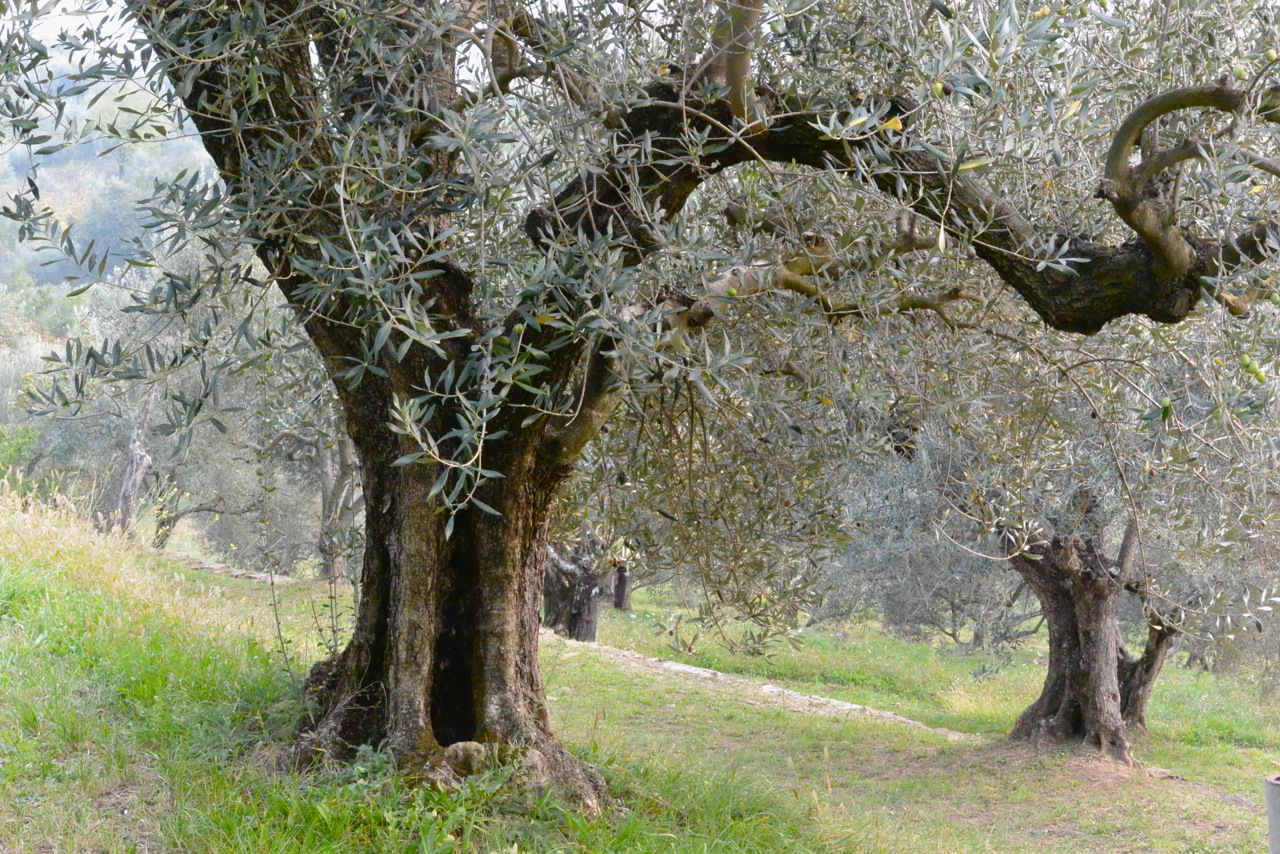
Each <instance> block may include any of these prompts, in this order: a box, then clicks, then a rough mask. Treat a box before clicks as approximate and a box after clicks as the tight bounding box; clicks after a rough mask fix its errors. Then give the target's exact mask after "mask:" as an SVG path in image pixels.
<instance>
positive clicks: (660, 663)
mask: <svg viewBox="0 0 1280 854" xmlns="http://www.w3.org/2000/svg"><path fill="white" fill-rule="evenodd" d="M542 642H543V643H549V642H550V643H560V644H564V645H565V646H567V647H582V648H586V649H590V650H592V651H594V652H595V653H596V654H597V655H602V656H604V657H605V658H608V659H609V660H611V661H614V662H616V663H618V664H620V665H621V666H623V667H625V668H627V669H628V670H632V671H635V672H637V673H643V674H646V675H655V674H662V673H670V674H674V675H676V676H680V677H683V678H686V679H700V680H703V681H705V682H707V683H708V684H709V685H710V686H711V687H713V688H715V689H716V690H718V691H719V692H720V693H723V694H725V695H727V696H729V697H732V698H733V699H735V700H737V701H738V702H740V703H743V704H745V705H748V706H757V707H760V708H768V709H787V710H788V711H792V712H798V713H800V714H805V715H820V716H822V717H828V718H842V719H843V718H850V717H859V718H869V719H871V720H875V721H879V722H882V723H887V724H897V725H899V726H908V727H912V728H914V729H920V730H924V731H925V732H931V733H934V734H935V735H940V736H943V737H944V738H946V739H947V740H948V741H979V740H981V739H980V737H979V736H976V735H973V734H971V733H964V732H956V731H955V730H950V729H939V728H937V727H931V726H928V725H926V724H923V723H921V722H920V721H915V720H912V719H911V718H904V717H903V716H902V715H895V714H894V713H893V712H884V711H881V710H879V709H873V708H871V707H870V706H862V705H859V704H857V703H848V702H845V701H844V700H835V699H832V698H831V697H820V696H818V695H817V694H804V693H801V692H799V691H792V690H791V689H790V688H782V687H779V686H777V685H772V684H770V683H768V682H762V681H760V680H757V679H751V678H748V677H745V676H735V675H733V674H731V673H721V672H720V671H718V670H708V669H707V668H705V667H694V666H693V665H690V664H681V663H680V662H678V661H668V660H667V659H665V658H651V657H649V656H647V655H641V654H640V653H638V652H632V651H631V650H628V649H618V648H617V647H613V646H605V645H604V644H599V643H586V642H582V641H572V640H567V639H565V638H562V637H560V636H559V635H556V634H553V633H552V632H550V631H546V630H544V631H543V632H542Z"/></svg>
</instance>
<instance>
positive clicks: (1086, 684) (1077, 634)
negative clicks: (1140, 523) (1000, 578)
mask: <svg viewBox="0 0 1280 854" xmlns="http://www.w3.org/2000/svg"><path fill="white" fill-rule="evenodd" d="M1131 530H1133V529H1132V527H1131ZM1129 539H1130V538H1129V536H1126V546H1125V547H1123V548H1122V550H1121V551H1122V557H1121V560H1120V561H1119V563H1118V565H1115V564H1112V563H1111V562H1109V561H1107V560H1106V559H1105V557H1104V556H1103V554H1102V551H1101V549H1100V547H1099V545H1098V542H1097V540H1096V539H1094V538H1090V539H1082V538H1080V537H1059V538H1055V539H1054V540H1053V541H1052V542H1051V543H1049V544H1046V545H1044V546H1042V547H1040V548H1039V549H1037V550H1036V551H1035V553H1033V554H1032V555H1030V556H1029V555H1018V556H1016V557H1014V558H1013V559H1012V561H1011V562H1012V566H1013V569H1014V570H1015V571H1017V572H1018V574H1019V575H1021V576H1022V578H1023V579H1024V580H1025V581H1026V583H1027V586H1028V587H1030V588H1031V590H1032V591H1033V592H1034V593H1035V595H1036V598H1037V599H1039V600H1040V605H1041V607H1042V609H1043V612H1044V617H1045V623H1046V625H1047V626H1048V629H1049V667H1048V672H1047V673H1046V674H1045V681H1044V688H1043V689H1042V690H1041V692H1040V696H1039V697H1038V698H1037V699H1036V701H1035V702H1034V703H1032V704H1031V705H1030V706H1028V707H1027V708H1026V710H1024V711H1023V713H1022V714H1021V715H1020V716H1019V717H1018V721H1017V723H1016V724H1015V725H1014V727H1013V730H1012V732H1010V733H1009V736H1010V738H1013V739H1020V740H1028V741H1034V742H1037V743H1041V742H1046V741H1049V742H1067V741H1073V740H1074V741H1082V742H1084V743H1085V744H1089V745H1091V746H1093V747H1096V748H1098V750H1099V751H1101V752H1102V754H1103V755H1105V756H1107V757H1109V758H1111V759H1115V760H1117V761H1119V762H1123V763H1125V764H1130V765H1131V764H1134V759H1133V751H1132V748H1131V746H1130V743H1129V736H1130V733H1131V732H1138V733H1142V732H1145V731H1146V727H1147V703H1148V702H1149V700H1150V699H1151V690H1152V688H1153V686H1154V685H1155V681H1156V679H1157V677H1159V675H1160V669H1161V667H1162V666H1163V664H1164V661H1165V658H1166V657H1167V656H1168V654H1169V651H1170V650H1171V649H1172V647H1173V641H1174V639H1175V638H1176V637H1177V634H1178V630H1177V628H1176V627H1174V626H1172V625H1171V624H1169V623H1167V622H1166V621H1164V620H1163V619H1162V618H1161V617H1160V615H1159V613H1158V612H1157V611H1155V610H1154V609H1153V608H1149V609H1148V611H1147V620H1148V624H1149V625H1148V632H1147V642H1146V646H1145V648H1144V650H1143V653H1142V655H1141V656H1140V657H1138V658H1133V657H1131V656H1130V655H1129V654H1128V652H1126V650H1125V648H1124V646H1123V644H1122V643H1121V638H1120V624H1119V621H1118V620H1117V619H1116V605H1117V603H1118V602H1119V598H1120V594H1121V593H1123V592H1124V591H1125V589H1126V578H1127V577H1128V576H1129V575H1130V574H1131V569H1130V567H1129V566H1128V564H1129V563H1131V557H1126V553H1129V554H1130V555H1131V551H1132V550H1131V549H1130V548H1129V547H1128V542H1129Z"/></svg>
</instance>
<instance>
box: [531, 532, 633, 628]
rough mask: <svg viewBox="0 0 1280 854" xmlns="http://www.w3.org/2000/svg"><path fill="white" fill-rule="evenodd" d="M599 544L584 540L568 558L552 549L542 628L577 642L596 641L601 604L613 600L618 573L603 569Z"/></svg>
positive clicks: (544, 596)
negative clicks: (544, 627) (606, 600)
mask: <svg viewBox="0 0 1280 854" xmlns="http://www.w3.org/2000/svg"><path fill="white" fill-rule="evenodd" d="M600 563H601V560H600V549H599V541H598V540H596V539H595V538H594V537H593V536H590V535H587V536H584V537H583V539H582V541H581V542H579V544H578V545H577V546H576V547H575V548H574V549H573V551H572V552H571V553H570V554H569V555H568V556H564V555H561V554H560V553H559V552H557V551H556V550H555V549H549V550H548V554H547V564H546V571H545V577H544V581H543V593H542V625H544V626H546V627H547V628H549V629H551V630H552V631H554V632H555V633H556V634H559V635H564V636H565V637H567V638H570V639H572V640H576V641H594V640H595V639H596V632H597V631H598V630H599V628H600V603H601V602H602V601H604V600H605V599H609V600H610V601H612V600H613V597H614V587H615V585H616V583H617V581H616V578H617V576H616V571H615V570H614V568H613V567H612V566H607V567H602V566H601V565H600Z"/></svg>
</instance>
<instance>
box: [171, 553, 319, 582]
mask: <svg viewBox="0 0 1280 854" xmlns="http://www.w3.org/2000/svg"><path fill="white" fill-rule="evenodd" d="M157 554H159V555H160V557H162V558H164V559H165V560H167V561H172V562H173V563H176V564H178V566H181V567H182V568H183V569H194V570H197V571H199V572H212V573H216V574H217V575H226V576H230V577H231V578H240V579H243V580H245V581H257V582H260V583H262V584H272V583H275V584H292V583H293V582H294V581H295V580H296V579H293V578H290V577H289V576H287V575H277V576H275V577H274V578H273V577H272V576H271V575H269V574H267V573H265V572H250V571H249V570H247V569H240V568H239V567H235V566H230V565H228V564H225V563H213V562H212V561H207V560H201V559H200V558H196V557H190V556H188V555H183V554H177V553H175V552H157Z"/></svg>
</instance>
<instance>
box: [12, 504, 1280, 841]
mask: <svg viewBox="0 0 1280 854" xmlns="http://www.w3.org/2000/svg"><path fill="white" fill-rule="evenodd" d="M275 593H276V597H277V602H278V606H279V607H278V609H274V608H273V607H272V604H271V600H272V594H271V591H270V590H269V589H268V588H267V587H266V586H265V585H262V584H259V583H254V582H248V581H241V580H237V579H231V578H224V577H217V576H210V575H206V574H203V573H200V572H194V571H189V570H183V569H179V568H177V567H175V566H173V565H172V564H169V563H167V562H165V561H162V560H158V559H156V558H155V557H153V556H150V555H148V554H146V553H145V552H142V551H138V550H135V549H133V548H132V547H130V546H128V545H127V544H125V543H122V542H121V541H119V540H118V539H113V538H109V537H103V536H101V535H98V534H96V533H94V532H92V531H90V530H88V529H86V528H84V527H82V526H80V525H78V523H76V522H75V521H74V520H72V519H69V518H66V517H59V516H56V515H52V514H47V513H43V512H24V511H22V510H21V509H20V508H19V507H17V506H15V505H14V504H13V503H12V502H9V501H7V499H3V498H0V851H5V852H8V851H32V852H35V851H107V852H116V851H121V852H129V851H200V852H206V851H207V852H222V851H227V852H232V851H235V852H277V851H279V852H285V851H297V852H312V851H316V852H326V851H332V852H339V851H341V852H360V851H370V852H374V851H376V852H399V851H405V852H410V851H413V852H417V851H429V852H430V851H439V852H451V851H459V852H460V851H477V852H530V851H557V852H559V851H575V852H576V851H590V852H597V851H598V852H612V851H617V852H624V851H634V852H761V853H762V854H763V852H791V851H795V852H809V851H902V852H932V851H937V852H952V851H1021V850H1029V849H1033V848H1034V849H1040V850H1044V851H1074V852H1078V851H1243V850H1256V849H1258V848H1260V847H1261V844H1262V839H1263V837H1264V835H1265V829H1264V821H1263V817H1262V814H1261V811H1260V803H1261V794H1260V791H1259V789H1260V778H1261V776H1262V775H1263V774H1264V773H1270V772H1271V771H1272V770H1273V769H1274V766H1275V762H1274V761H1273V757H1275V756H1277V748H1280V714H1277V713H1275V712H1272V711H1271V710H1270V709H1268V708H1266V707H1265V706H1264V705H1263V704H1261V703H1260V702H1258V701H1257V699H1256V696H1255V693H1254V689H1251V688H1249V687H1248V686H1246V685H1244V684H1242V683H1240V684H1237V683H1234V682H1230V681H1226V680H1216V679H1214V678H1213V677H1211V676H1206V675H1200V674H1192V673H1189V672H1187V671H1182V670H1178V669H1171V670H1170V672H1169V673H1168V674H1167V677H1166V678H1165V679H1163V680H1162V682H1161V684H1160V686H1158V688H1157V691H1156V696H1155V698H1154V699H1153V704H1152V709H1151V720H1152V722H1153V731H1152V733H1151V735H1150V736H1148V737H1147V738H1146V739H1144V740H1143V741H1142V742H1141V743H1140V744H1139V746H1138V753H1139V756H1140V757H1141V758H1142V759H1143V760H1144V761H1145V762H1147V763H1148V764H1149V765H1155V766H1159V767H1161V768H1164V769H1167V770H1168V772H1170V774H1164V775H1161V776H1159V777H1153V776H1150V775H1147V774H1144V773H1141V772H1137V773H1133V772H1127V771H1123V770H1119V769H1116V768H1115V767H1113V766H1111V765H1109V764H1107V763H1104V762H1100V761H1098V760H1096V759H1093V758H1091V757H1088V756H1082V755H1079V754H1077V753H1074V752H1071V751H1061V752H1045V753H1040V754H1036V753H1034V752H1032V751H1028V750H1024V749H1020V748H1014V747H1011V746H1009V745H1008V744H1007V743H1006V742H1004V740H1003V739H1002V738H1001V736H1002V734H1003V732H1004V730H1005V729H1007V728H1008V726H1010V725H1011V723H1012V721H1013V719H1014V717H1016V714H1017V712H1018V711H1019V710H1020V709H1021V707H1022V706H1023V705H1025V703H1026V702H1028V701H1029V700H1030V699H1031V698H1032V697H1034V695H1035V693H1036V691H1037V690H1038V687H1039V685H1038V682H1039V677H1040V674H1041V670H1040V665H1038V664H1037V657H1039V656H1042V655H1043V651H1042V650H1036V649H1035V648H1030V649H1028V650H1025V651H1024V652H1023V653H1021V654H1020V655H1019V657H1018V658H1017V660H1015V662H1014V663H1013V664H1012V666H1010V667H1009V668H1006V669H1005V670H1003V671H1001V672H1000V673H999V674H998V675H997V676H996V677H994V678H991V679H987V680H984V681H981V682H979V681H976V680H975V679H974V678H973V677H972V675H971V671H972V670H973V668H974V666H975V664H976V663H977V662H975V661H974V660H973V659H970V658H965V657H963V656H959V655H954V654H950V653H946V652H941V651H938V650H934V649H932V648H930V647H929V646H927V645H923V644H910V643H904V642H900V641H896V640H893V639H890V638H886V637H885V636H883V635H882V634H880V633H878V632H876V631H875V630H874V629H873V628H869V627H865V626H842V627H836V628H834V629H830V630H822V631H816V632H812V633H808V634H807V635H806V643H805V645H804V646H803V647H802V648H801V649H799V650H783V651H780V652H778V653H777V654H776V655H775V656H772V657H771V658H770V659H768V660H766V659H760V658H739V657H734V656H730V655H728V654H727V653H724V652H723V651H719V650H717V649H716V648H715V647H713V646H705V647H704V648H701V649H698V650H697V651H695V652H694V653H693V654H692V655H690V654H688V653H685V654H684V655H683V656H677V655H676V654H675V653H673V652H672V651H671V650H670V648H669V646H668V645H667V643H666V639H665V638H664V637H663V636H661V635H660V634H659V633H658V632H657V630H656V629H655V625H656V621H657V619H658V618H661V617H663V616H665V614H666V611H667V610H669V609H670V608H671V607H672V604H671V603H670V602H666V601H663V600H661V599H657V598H654V597H652V596H645V595H643V594H640V595H637V597H636V605H637V610H636V611H635V612H634V613H633V614H629V615H628V614H619V613H616V612H609V613H607V614H606V615H605V616H604V620H603V625H602V631H601V634H602V636H601V640H602V641H604V642H606V643H610V644H614V645H618V646H626V647H629V648H632V649H636V650H639V651H642V652H646V653H649V654H658V655H662V656H664V657H672V658H681V659H682V660H685V661H688V662H690V663H694V664H699V665H703V666H711V667H715V668H717V669H721V670H728V671H734V672H738V673H743V674H746V675H750V676H753V677H758V678H762V679H767V680H769V681H771V682H773V683H775V684H784V685H787V686H789V687H794V688H797V689H799V690H803V691H807V692H811V693H818V694H823V695H825V696H832V697H838V698H842V699H847V700H851V701H854V702H859V703H865V704H869V705H872V706H876V707H878V708H883V709H886V710H891V711H896V712H898V713H900V714H905V715H907V716H909V717H914V718H917V719H919V720H922V721H924V722H926V723H929V724H930V725H932V726H940V727H947V728H950V729H956V730H961V731H964V732H967V733H971V734H973V738H971V739H969V740H966V741H962V742H955V741H948V740H947V739H945V738H944V737H942V736H939V735H937V734H934V733H930V732H927V731H923V730H916V729H911V728H908V727H902V726H896V725H890V724H884V723H877V722H874V721H869V720H866V719H860V718H850V719H847V720H838V719H831V718H819V717H812V716H805V715H800V714H795V713H791V712H787V711H782V710H779V709H776V708H772V707H767V706H756V705H750V704H747V703H744V702H743V701H742V698H741V697H737V696H734V695H733V694H732V693H730V692H726V691H725V690H722V689H718V688H716V687H715V686H714V685H707V684H703V683H702V681H700V680H691V679H689V678H687V677H680V676H677V675H674V674H663V675H660V676H656V677H653V678H643V679H642V678H639V677H638V676H637V675H636V674H635V673H633V672H631V671H628V670H625V669H622V668H621V667H620V666H619V665H618V664H616V663H615V662H613V661H612V660H610V659H608V658H607V657H605V656H603V655H601V654H599V653H598V652H597V651H596V650H594V649H592V648H591V647H588V646H582V645H573V644H565V643H549V644H545V645H544V647H545V648H544V651H543V671H544V676H545V678H546V682H547V690H548V695H549V698H550V700H549V702H550V704H551V708H552V713H553V718H554V720H555V723H556V727H557V729H558V731H559V732H560V733H561V735H562V737H563V738H564V740H565V741H566V743H567V744H568V745H569V746H570V748H571V749H573V750H575V751H576V752H578V753H579V754H580V755H582V756H584V757H585V758H588V759H589V760H590V761H592V762H594V763H595V764H596V765H597V766H598V767H600V768H601V770H602V771H603V773H604V774H605V776H606V779H607V780H608V782H609V785H610V787H611V789H612V791H613V792H614V794H615V795H616V796H617V797H618V798H620V799H621V800H622V801H623V802H624V803H625V804H626V805H627V807H628V810H627V811H626V812H625V813H622V814H617V815H608V816H604V817H601V818H597V819H590V820H588V819H584V818H582V817H581V816H579V815H576V814H575V813H574V812H573V811H572V810H569V809H566V808H565V807H564V806H563V805H561V804H559V803H557V802H555V801H554V800H553V799H550V798H544V799H542V800H538V801H530V800H528V797H529V796H527V795H521V794H519V793H517V792H513V791H512V789H511V788H509V787H504V786H503V785H502V784H503V782H504V780H505V774H506V772H505V771H504V769H502V768H494V769H493V770H492V771H490V772H489V773H488V774H486V775H482V776H480V777H478V778H475V779H473V780H472V781H470V783H469V784H468V785H467V786H466V787H465V788H463V789H461V790H459V791H455V792H440V791H437V790H434V789H430V788H423V787H413V786H410V785H407V784H406V783H405V782H404V781H403V780H402V779H401V778H398V777H397V776H396V775H394V774H392V773H389V768H388V763H387V760H386V758H385V757H384V756H382V755H380V754H377V753H373V752H368V753H365V754H363V755H362V757H361V759H360V760H359V761H358V762H356V763H353V764H351V765H349V766H346V767H343V768H330V769H326V770H322V771H319V772H312V773H309V774H305V775H299V774H296V773H291V772H289V771H286V770H282V763H281V762H280V757H281V755H282V753H283V751H284V750H285V749H286V747H287V745H288V743H289V734H290V731H291V728H292V725H293V722H294V721H295V720H296V718H297V715H298V713H299V708H298V706H297V699H296V684H297V679H298V678H299V675H300V673H302V672H303V671H304V670H305V667H306V665H307V663H308V662H309V661H311V660H313V659H314V658H315V657H317V656H318V655H321V654H322V653H323V651H324V649H325V646H326V644H327V643H328V642H331V641H328V640H326V638H327V633H326V631H325V630H324V627H325V625H326V619H325V618H326V612H325V609H326V608H327V607H328V606H329V604H330V602H329V598H328V595H327V590H326V588H325V587H324V586H323V585H316V584H311V583H306V582H302V583H295V584H290V585H285V586H280V587H278V588H277V589H276V591H275ZM337 605H338V607H343V603H342V602H338V603H337ZM277 618H278V620H279V634H280V635H282V636H283V637H284V639H285V641H286V648H287V651H288V658H289V661H290V666H289V667H287V668H286V667H285V666H284V658H283V656H282V655H281V654H280V651H279V648H278V643H277V636H278V635H277ZM1170 775H1173V776H1170ZM1176 777H1181V778H1185V779H1176Z"/></svg>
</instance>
